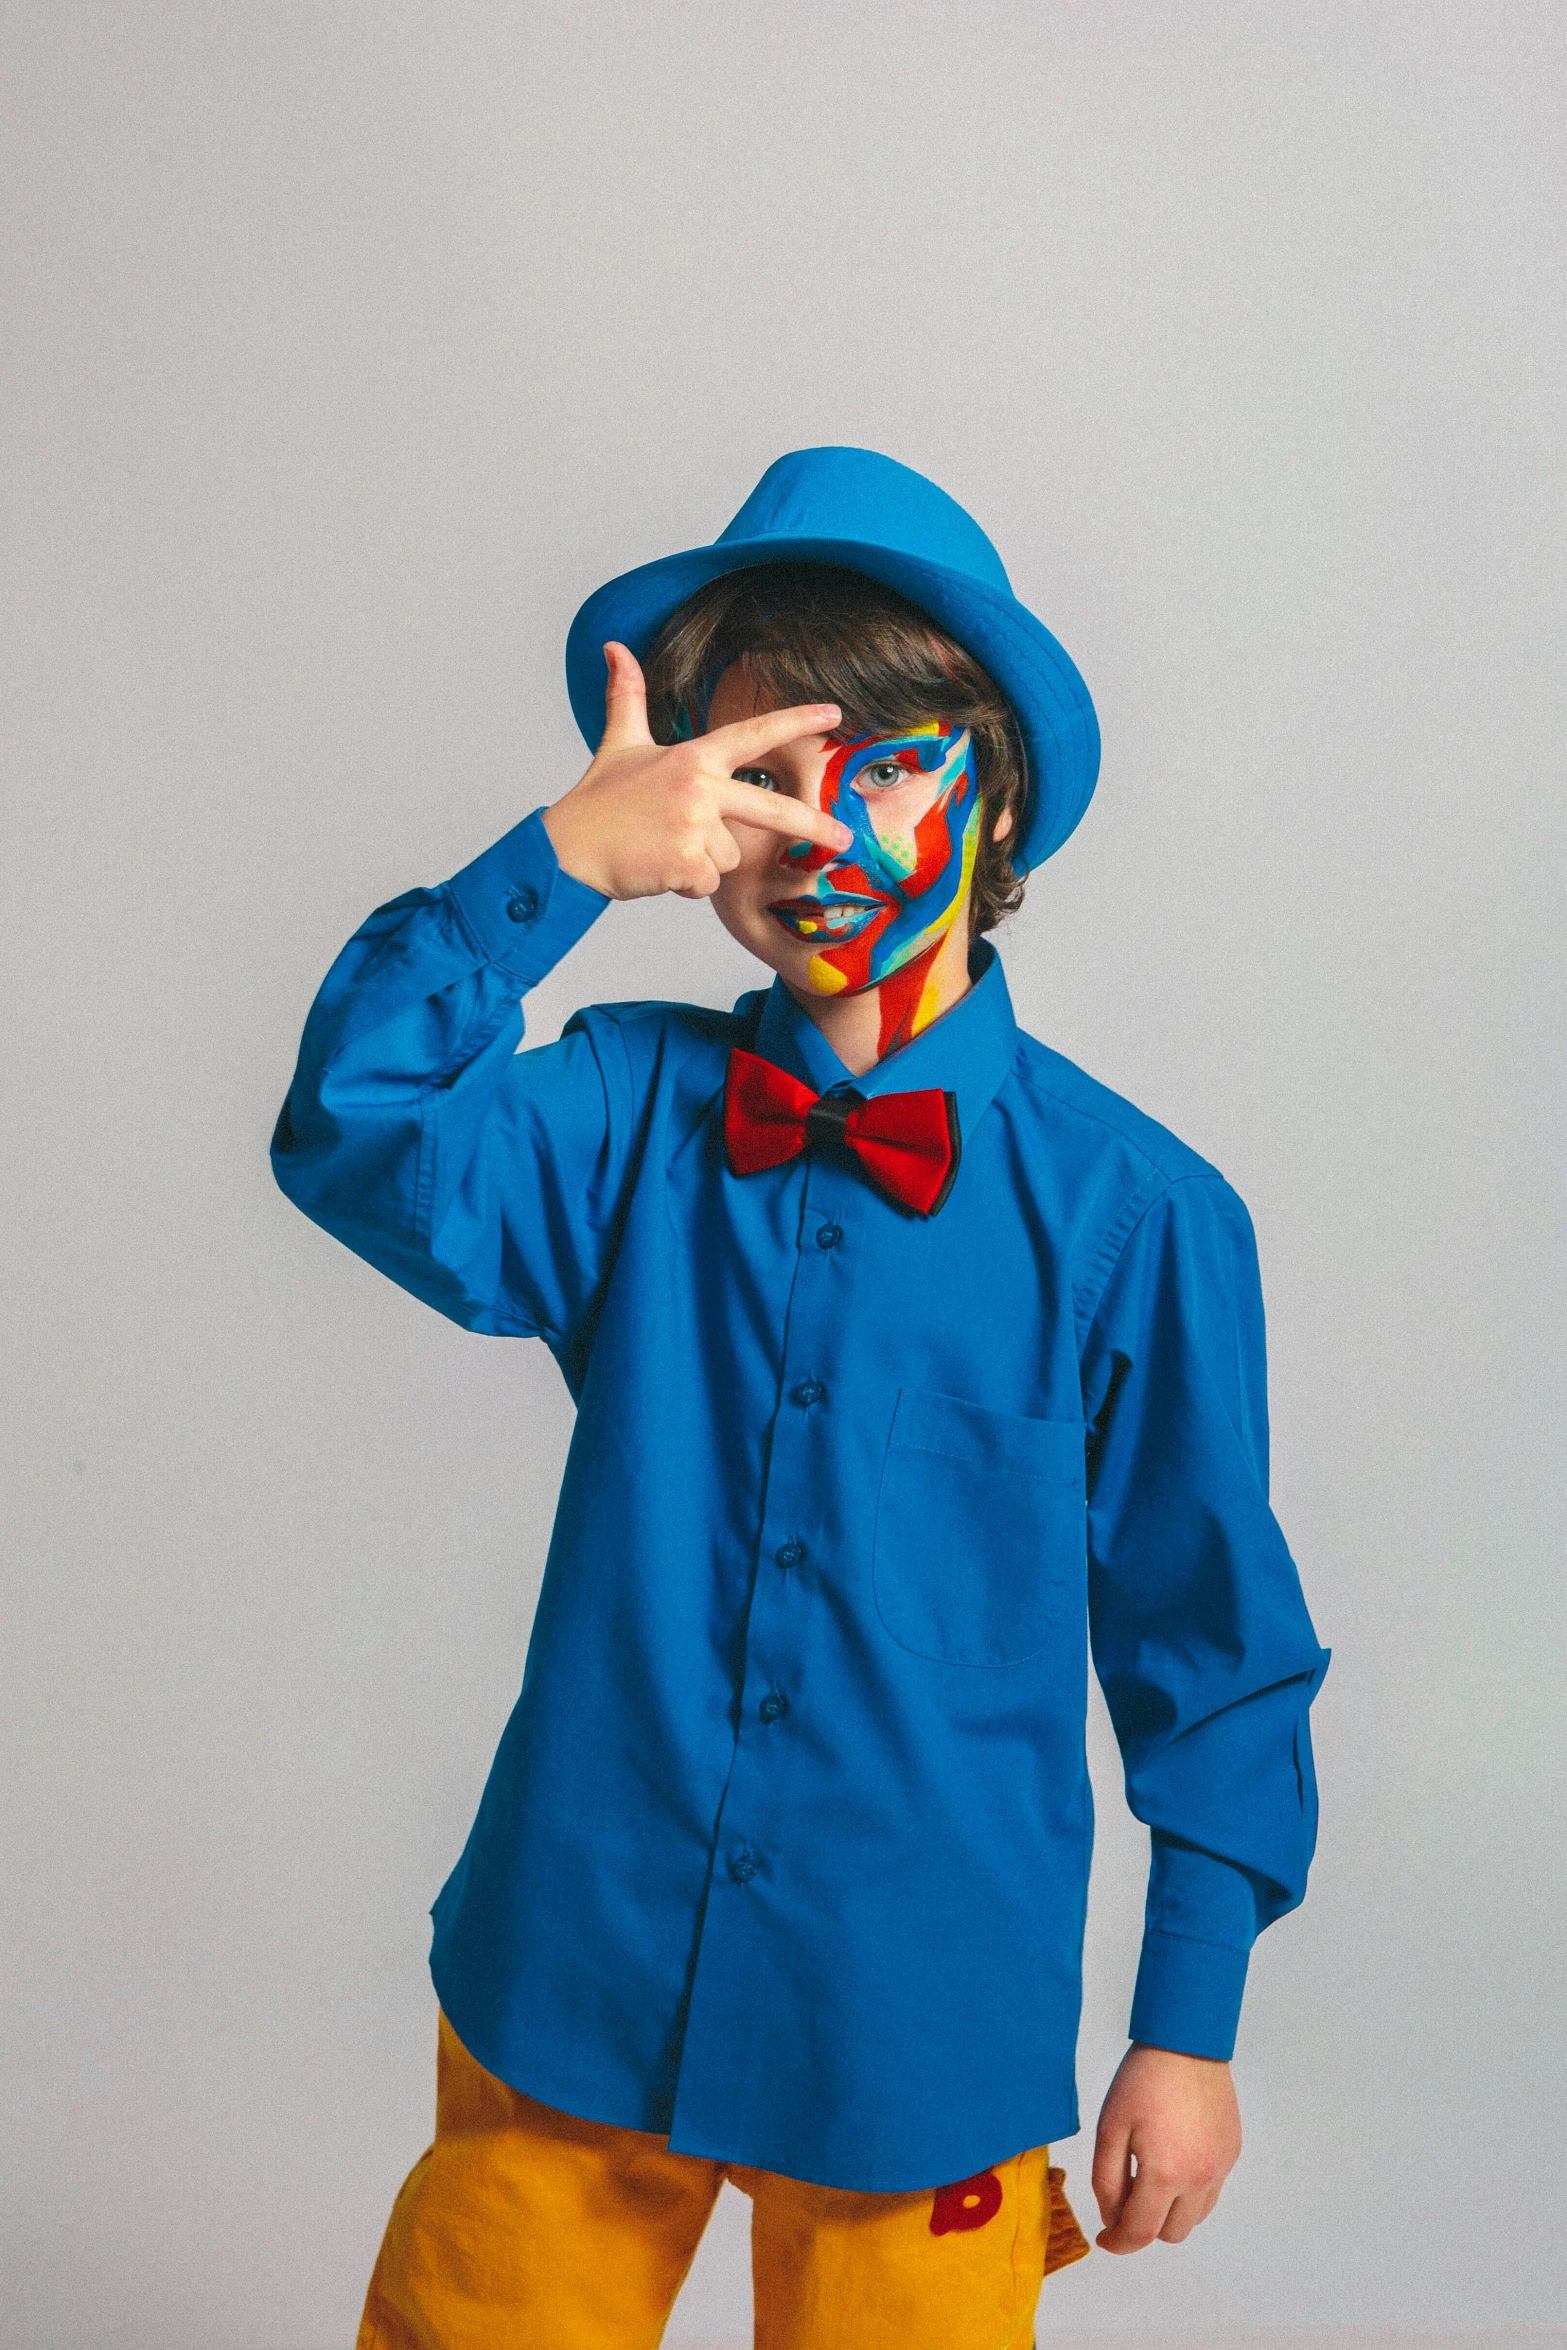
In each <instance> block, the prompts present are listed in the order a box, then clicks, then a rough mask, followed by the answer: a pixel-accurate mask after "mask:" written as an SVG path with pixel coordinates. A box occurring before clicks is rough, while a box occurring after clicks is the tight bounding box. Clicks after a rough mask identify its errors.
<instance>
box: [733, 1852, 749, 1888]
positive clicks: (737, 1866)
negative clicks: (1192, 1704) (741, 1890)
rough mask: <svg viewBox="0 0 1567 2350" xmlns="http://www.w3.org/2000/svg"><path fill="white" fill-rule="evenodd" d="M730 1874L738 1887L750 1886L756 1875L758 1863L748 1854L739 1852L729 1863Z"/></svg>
mask: <svg viewBox="0 0 1567 2350" xmlns="http://www.w3.org/2000/svg"><path fill="white" fill-rule="evenodd" d="M729 1874H730V1875H731V1876H732V1877H733V1879H734V1881H735V1883H736V1884H737V1885H749V1884H750V1882H751V1879H752V1878H753V1877H754V1876H755V1875H756V1863H755V1861H754V1860H753V1859H752V1858H751V1855H750V1854H749V1853H748V1852H737V1853H736V1854H735V1856H734V1859H733V1860H732V1861H731V1862H730V1863H729Z"/></svg>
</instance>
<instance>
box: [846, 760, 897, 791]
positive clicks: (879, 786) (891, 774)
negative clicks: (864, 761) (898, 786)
mask: <svg viewBox="0 0 1567 2350" xmlns="http://www.w3.org/2000/svg"><path fill="white" fill-rule="evenodd" d="M907 773H908V769H907V768H906V767H904V766H902V765H901V764H900V763H899V761H898V760H896V759H873V760H872V761H871V763H870V765H869V766H868V767H862V768H861V769H860V772H859V774H858V775H857V776H856V777H855V779H854V780H855V782H856V783H868V784H871V785H873V786H874V788H875V789H876V790H877V791H888V790H890V789H891V787H892V786H893V784H895V783H902V781H903V779H904V777H905V776H906V775H907Z"/></svg>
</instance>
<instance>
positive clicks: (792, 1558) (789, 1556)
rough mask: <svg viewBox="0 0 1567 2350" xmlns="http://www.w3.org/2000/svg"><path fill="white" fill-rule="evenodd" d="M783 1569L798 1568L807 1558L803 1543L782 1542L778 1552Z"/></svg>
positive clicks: (778, 1558) (779, 1562)
mask: <svg viewBox="0 0 1567 2350" xmlns="http://www.w3.org/2000/svg"><path fill="white" fill-rule="evenodd" d="M776 1556H777V1560H778V1564H779V1565H780V1566H781V1567H797V1566H798V1565H799V1563H800V1561H801V1559H803V1558H804V1556H805V1544H804V1543H803V1542H780V1543H779V1545H778V1549H777V1552H776Z"/></svg>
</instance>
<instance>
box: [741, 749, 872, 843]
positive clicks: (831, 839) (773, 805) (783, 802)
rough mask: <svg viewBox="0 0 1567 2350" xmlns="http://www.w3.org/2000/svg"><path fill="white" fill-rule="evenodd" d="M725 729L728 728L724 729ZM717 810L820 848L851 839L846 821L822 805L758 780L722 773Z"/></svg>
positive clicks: (852, 837)
mask: <svg viewBox="0 0 1567 2350" xmlns="http://www.w3.org/2000/svg"><path fill="white" fill-rule="evenodd" d="M724 731H725V733H727V732H728V728H727V727H726V728H725V729H724ZM717 796H718V813H719V815H720V816H723V817H731V816H732V817H734V818H735V819H736V821H737V822H739V823H741V824H759V825H760V826H761V827H762V830H763V831H764V832H782V833H787V835H788V837H789V838H790V840H812V841H815V843H816V845H817V847H818V848H820V849H846V848H848V847H849V846H850V845H851V844H852V842H853V839H854V835H853V833H852V832H851V831H850V830H849V827H848V826H847V824H840V823H839V822H838V819H837V817H836V816H829V815H828V814H827V812H826V810H825V809H822V808H813V807H812V806H811V805H810V804H809V802H808V801H806V800H797V799H794V798H792V797H791V796H790V794H789V793H788V792H780V791H764V790H763V788H762V786H761V785H760V784H759V783H741V782H740V781H739V780H738V779H737V778H736V777H735V776H732V775H730V776H726V777H725V778H724V780H723V781H722V782H720V783H719V784H718V786H717Z"/></svg>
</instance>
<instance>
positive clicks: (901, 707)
mask: <svg viewBox="0 0 1567 2350" xmlns="http://www.w3.org/2000/svg"><path fill="white" fill-rule="evenodd" d="M736 661H739V662H742V663H743V664H744V667H745V672H746V675H747V676H748V678H749V679H750V681H751V683H752V685H753V687H754V689H755V691H756V696H757V699H758V700H759V701H760V702H762V703H764V704H765V705H766V706H768V707H771V708H775V709H787V708H788V706H789V705H790V703H792V702H836V703H837V704H838V706H839V708H840V709H841V710H842V712H843V719H842V725H841V728H840V731H841V732H842V733H844V734H896V733H898V732H899V731H900V730H901V729H902V728H904V727H907V726H915V725H919V724H921V723H922V722H924V721H926V720H929V719H932V718H948V719H951V720H953V721H954V722H955V723H956V724H957V725H960V726H966V727H967V728H968V729H969V732H970V733H971V735H972V736H973V739H974V766H975V773H976V775H977V778H978V782H979V793H980V836H979V852H978V855H977V857H976V859H975V864H974V882H973V891H972V895H971V898H970V910H969V935H970V937H971V938H972V937H973V936H975V935H976V934H977V933H978V932H979V931H982V930H993V929H994V928H995V926H996V924H997V923H998V922H999V921H1000V920H1001V917H1002V916H1003V915H1004V914H1010V913H1012V912H1013V911H1014V910H1015V909H1016V908H1017V907H1018V906H1020V905H1021V904H1022V902H1023V879H1022V876H1021V875H1019V874H1017V873H1015V872H1014V871H1013V869H1012V863H1011V859H1010V858H1009V857H1008V855H1007V846H1008V842H1010V841H1015V840H1017V839H1018V838H1019V837H1020V832H1021V821H1022V814H1023V798H1024V793H1025V791H1026V789H1027V769H1026V766H1025V764H1024V758H1023V745H1022V741H1021V739H1020V737H1019V735H1018V730H1017V720H1016V719H1015V718H1014V716H1013V714H1012V708H1011V705H1010V703H1009V702H1008V701H1007V700H1006V698H1005V696H1004V695H1003V694H1002V693H1001V691H1000V689H999V687H998V686H997V685H996V684H995V683H994V681H993V680H992V679H991V678H990V676H989V675H988V674H987V673H986V671H985V670H983V669H982V668H981V667H980V665H979V663H978V662H977V661H976V660H975V659H974V656H973V655H972V653H966V652H965V651H964V650H963V647H962V646H961V645H960V644H958V643H957V642H956V641H955V640H954V639H953V638H952V637H950V636H948V634H947V632H946V630H945V629H944V628H940V627H938V626H937V624H936V622H935V621H934V620H932V619H931V618H930V617H929V616H928V614H926V613H924V612H921V611H920V610H919V608H918V607H917V606H916V605H914V604H911V603H909V602H908V601H907V599H906V598H905V597H903V596H900V595H899V594H898V593H897V592H896V591H895V590H894V589H892V588H889V587H883V586H882V585H881V583H880V582H879V581H878V580H874V579H870V578H868V577H867V576H866V574H865V573H864V572H860V571H846V570H842V569H840V568H839V567H838V566H837V565H836V564H830V563H761V564H754V565H751V566H750V567H748V568H747V569H745V570H743V571H730V572H726V573H725V575H724V576H723V577H722V578H721V579H714V580H710V581H709V582H708V584H707V586H706V587H703V588H698V589H697V591H696V593H695V595H692V596H688V597H687V598H686V600H685V602H684V603H683V604H682V605H680V606H679V608H678V610H676V611H675V612H673V613H672V614H671V615H670V617H669V619H668V620H666V621H665V623H664V625H663V627H662V628H661V629H660V630H659V633H658V635H657V637H656V638H655V639H654V641H653V644H652V647H651V649H650V650H649V652H648V655H647V658H646V660H645V662H644V663H643V668H644V670H645V672H646V676H647V688H648V722H649V725H650V727H651V729H652V732H653V736H654V739H655V740H656V741H658V742H676V741H679V740H681V739H682V738H684V737H685V736H688V735H692V734H700V733H702V732H703V731H704V729H705V727H706V724H707V708H708V704H709V702H710V701H711V699H712V695H713V690H714V688H715V687H716V685H717V683H718V680H719V679H720V677H722V675H723V673H724V671H725V670H726V669H728V668H730V667H731V666H732V665H733V664H734V663H735V662H736ZM1003 808H1010V809H1011V811H1012V825H1013V829H1012V831H1011V833H1010V834H1009V835H1008V839H1007V841H998V840H997V839H996V838H995V837H994V833H995V825H996V819H997V818H998V817H999V815H1000V814H1001V811H1002V810H1003Z"/></svg>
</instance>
